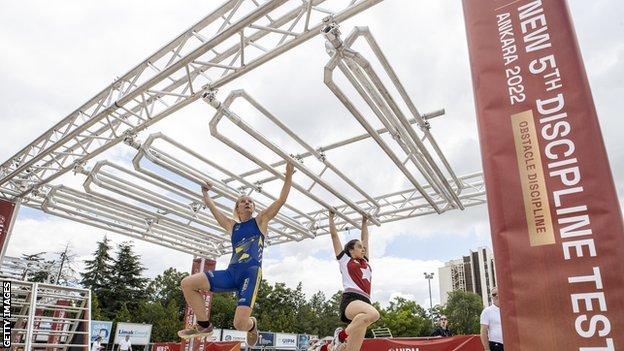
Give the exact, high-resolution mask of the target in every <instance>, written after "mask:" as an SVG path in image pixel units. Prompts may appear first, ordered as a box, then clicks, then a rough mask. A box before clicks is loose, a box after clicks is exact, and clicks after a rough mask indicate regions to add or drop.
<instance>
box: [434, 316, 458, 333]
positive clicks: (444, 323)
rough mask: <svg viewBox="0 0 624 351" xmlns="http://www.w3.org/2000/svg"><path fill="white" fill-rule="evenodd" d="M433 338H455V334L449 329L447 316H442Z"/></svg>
mask: <svg viewBox="0 0 624 351" xmlns="http://www.w3.org/2000/svg"><path fill="white" fill-rule="evenodd" d="M431 336H442V337H447V336H453V332H452V331H451V329H449V327H448V318H446V316H440V319H439V320H438V325H437V326H436V328H435V330H434V331H433V334H431Z"/></svg>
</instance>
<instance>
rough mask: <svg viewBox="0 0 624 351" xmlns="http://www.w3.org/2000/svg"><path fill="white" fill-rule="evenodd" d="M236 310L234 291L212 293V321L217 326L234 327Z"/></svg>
mask: <svg viewBox="0 0 624 351" xmlns="http://www.w3.org/2000/svg"><path fill="white" fill-rule="evenodd" d="M185 306H186V304H185ZM235 310H236V297H234V293H222V294H212V304H211V309H210V321H211V322H212V324H214V325H215V327H217V328H232V327H233V326H234V312H235ZM256 312H257V311H254V314H256ZM259 324H260V323H259ZM262 328H264V326H262Z"/></svg>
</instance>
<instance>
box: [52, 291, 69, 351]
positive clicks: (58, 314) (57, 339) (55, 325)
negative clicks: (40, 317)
mask: <svg viewBox="0 0 624 351" xmlns="http://www.w3.org/2000/svg"><path fill="white" fill-rule="evenodd" d="M56 306H59V307H60V308H59V309H55V310H54V313H53V315H52V317H53V318H54V319H53V321H52V326H51V328H50V335H49V336H48V343H49V344H60V343H61V342H65V340H64V339H66V338H67V337H66V336H64V337H63V340H61V335H62V334H61V332H63V331H64V330H65V326H66V325H67V321H66V320H65V318H67V310H65V309H64V308H63V307H65V306H69V301H67V300H58V301H56ZM61 349H62V348H61ZM50 350H57V348H51V349H50Z"/></svg>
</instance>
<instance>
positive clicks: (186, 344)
mask: <svg viewBox="0 0 624 351" xmlns="http://www.w3.org/2000/svg"><path fill="white" fill-rule="evenodd" d="M202 263H203V265H202ZM216 265H217V262H216V261H213V260H208V259H204V258H195V259H193V267H192V268H191V274H196V273H200V272H208V271H213V270H214V269H215V267H216ZM202 295H203V296H204V300H205V301H206V311H207V314H208V318H210V307H211V306H212V304H211V300H212V293H211V292H209V291H206V292H204V293H202ZM194 322H195V314H194V313H193V310H192V309H191V306H188V305H187V306H186V312H185V313H184V327H185V328H189V327H191V326H192V325H193V323H194ZM199 340H201V339H197V340H190V341H186V340H182V342H181V343H180V349H181V350H184V351H191V350H192V351H203V349H204V343H203V342H199Z"/></svg>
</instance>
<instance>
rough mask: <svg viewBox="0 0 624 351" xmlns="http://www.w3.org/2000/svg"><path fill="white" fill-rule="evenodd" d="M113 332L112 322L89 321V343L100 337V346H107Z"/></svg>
mask: <svg viewBox="0 0 624 351" xmlns="http://www.w3.org/2000/svg"><path fill="white" fill-rule="evenodd" d="M112 330H113V322H108V321H91V342H94V341H95V338H97V337H98V336H101V337H102V344H108V342H109V340H110V335H111V332H112Z"/></svg>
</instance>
